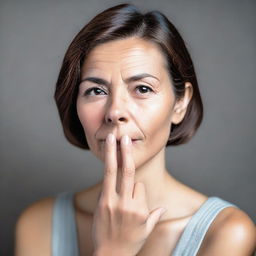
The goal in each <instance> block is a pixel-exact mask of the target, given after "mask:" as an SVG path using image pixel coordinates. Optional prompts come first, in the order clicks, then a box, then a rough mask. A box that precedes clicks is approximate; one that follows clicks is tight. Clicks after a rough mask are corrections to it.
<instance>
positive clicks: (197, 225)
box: [172, 197, 237, 256]
mask: <svg viewBox="0 0 256 256" xmlns="http://www.w3.org/2000/svg"><path fill="white" fill-rule="evenodd" d="M230 206H232V207H237V206H235V205H234V204H231V203H229V202H227V201H225V200H223V199H221V198H219V197H209V198H208V199H207V200H206V201H205V202H204V204H203V205H202V206H201V207H200V208H199V210H198V211H197V212H196V213H195V214H194V215H193V217H192V218H191V219H190V221H189V222H188V224H187V226H186V228H185V230H184V231H183V233H182V235H181V237H180V239H179V242H178V244H177V245H176V247H175V250H174V251H173V253H172V256H195V255H196V254H197V252H198V251H199V248H200V245H201V243H202V241H203V239H204V236H205V234H206V232H207V230H208V228H209V227H210V225H211V223H212V222H213V220H214V219H215V217H216V216H217V215H218V213H219V212H220V211H221V210H223V209H224V208H226V207H230Z"/></svg>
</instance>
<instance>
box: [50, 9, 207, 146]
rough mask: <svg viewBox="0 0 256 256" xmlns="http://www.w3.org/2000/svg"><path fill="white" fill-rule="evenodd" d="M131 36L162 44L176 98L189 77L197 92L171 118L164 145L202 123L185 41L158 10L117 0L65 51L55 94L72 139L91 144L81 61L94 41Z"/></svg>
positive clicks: (75, 142) (178, 141)
mask: <svg viewBox="0 0 256 256" xmlns="http://www.w3.org/2000/svg"><path fill="white" fill-rule="evenodd" d="M131 36H136V37H139V38H142V39H145V40H150V41H151V42H154V43H156V44H157V45H158V46H160V49H161V50H162V52H163V54H164V56H165V58H166V60H167V63H168V71H169V76H170V78H171V81H172V84H173V90H174V93H175V97H176V99H179V98H182V97H183V96H184V89H185V82H191V84H192V86H193V95H192V98H191V100H190V102H189V105H188V108H187V111H186V114H185V116H184V118H183V120H182V121H181V122H180V123H179V124H172V128H171V131H170V137H169V140H168V142H167V144H166V146H171V145H172V146H177V145H180V144H184V143H186V142H187V141H189V140H190V139H191V138H192V137H193V135H194V134H195V132H196V130H197V129H198V127H199V126H200V124H201V121H202V118H203V104H202V100H201V96H200V92H199V88H198V83H197V78H196V74H195V70H194V66H193V63H192V60H191V57H190V55H189V52H188V50H187V48H186V46H185V43H184V41H183V39H182V37H181V36H180V34H179V32H178V31H177V29H176V28H175V27H174V25H173V24H172V23H171V22H170V21H169V20H168V19H167V18H166V16H165V15H163V14H162V13H161V12H159V11H150V12H147V13H145V14H142V13H141V12H140V11H139V10H138V8H137V7H136V6H134V5H132V4H119V5H117V6H114V7H111V8H109V9H107V10H105V11H103V12H101V13H99V14H98V15H97V16H95V17H94V18H93V19H92V20H91V21H90V22H89V23H88V24H87V25H85V26H84V27H83V28H82V30H81V31H80V32H79V33H78V34H77V35H76V36H75V38H74V39H73V41H72V42H71V44H70V46H69V47H68V50H67V52H66V54H65V56H64V60H63V63H62V66H61V69H60V73H59V77H58V80H57V83H56V90H55V94H54V98H55V101H56V104H57V107H58V111H59V115H60V119H61V122H62V125H63V129H64V134H65V136H66V138H67V139H68V141H69V142H71V143H72V144H73V145H76V146H78V147H80V148H84V149H89V147H88V144H87V141H86V138H85V134H84V130H83V127H82V125H81V123H80V121H79V118H78V116H77V110H76V98H77V94H78V85H79V83H80V76H81V74H80V73H81V72H80V71H81V67H82V65H83V62H84V60H85V59H86V57H87V56H88V54H89V52H90V50H91V49H92V48H94V47H95V46H97V45H99V44H102V43H105V42H109V41H113V40H117V39H123V38H127V37H131Z"/></svg>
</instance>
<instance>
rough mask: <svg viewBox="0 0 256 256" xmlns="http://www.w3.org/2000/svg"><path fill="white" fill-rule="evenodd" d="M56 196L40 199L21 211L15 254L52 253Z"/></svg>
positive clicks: (16, 232) (16, 234) (16, 229)
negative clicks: (53, 215) (52, 222)
mask: <svg viewBox="0 0 256 256" xmlns="http://www.w3.org/2000/svg"><path fill="white" fill-rule="evenodd" d="M54 201H55V198H54V197H48V198H43V199H41V200H38V201H36V202H34V203H33V204H31V205H30V206H29V207H27V208H26V209H25V210H23V211H22V212H21V214H20V215H19V217H18V220H17V222H16V228H15V255H19V256H22V255H28V256H29V255H50V248H51V244H50V243H51V241H50V238H51V219H52V209H53V205H54Z"/></svg>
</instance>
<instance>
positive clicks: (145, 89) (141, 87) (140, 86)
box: [136, 85, 153, 94]
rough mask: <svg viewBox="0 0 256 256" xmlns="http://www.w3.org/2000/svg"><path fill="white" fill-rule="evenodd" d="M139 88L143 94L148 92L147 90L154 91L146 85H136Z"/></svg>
mask: <svg viewBox="0 0 256 256" xmlns="http://www.w3.org/2000/svg"><path fill="white" fill-rule="evenodd" d="M137 88H139V91H140V92H141V94H146V93H147V92H153V90H152V89H151V88H150V87H148V86H146V85H139V86H136V89H137Z"/></svg>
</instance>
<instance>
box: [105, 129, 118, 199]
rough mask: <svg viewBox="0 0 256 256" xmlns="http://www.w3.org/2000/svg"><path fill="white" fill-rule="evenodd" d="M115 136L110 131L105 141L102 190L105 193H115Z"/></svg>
mask: <svg viewBox="0 0 256 256" xmlns="http://www.w3.org/2000/svg"><path fill="white" fill-rule="evenodd" d="M116 172H117V159H116V138H115V135H114V134H112V133H110V134H108V136H107V139H106V142H105V168H104V181H103V186H102V191H103V193H104V194H105V195H108V194H112V193H116V175H117V174H116Z"/></svg>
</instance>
